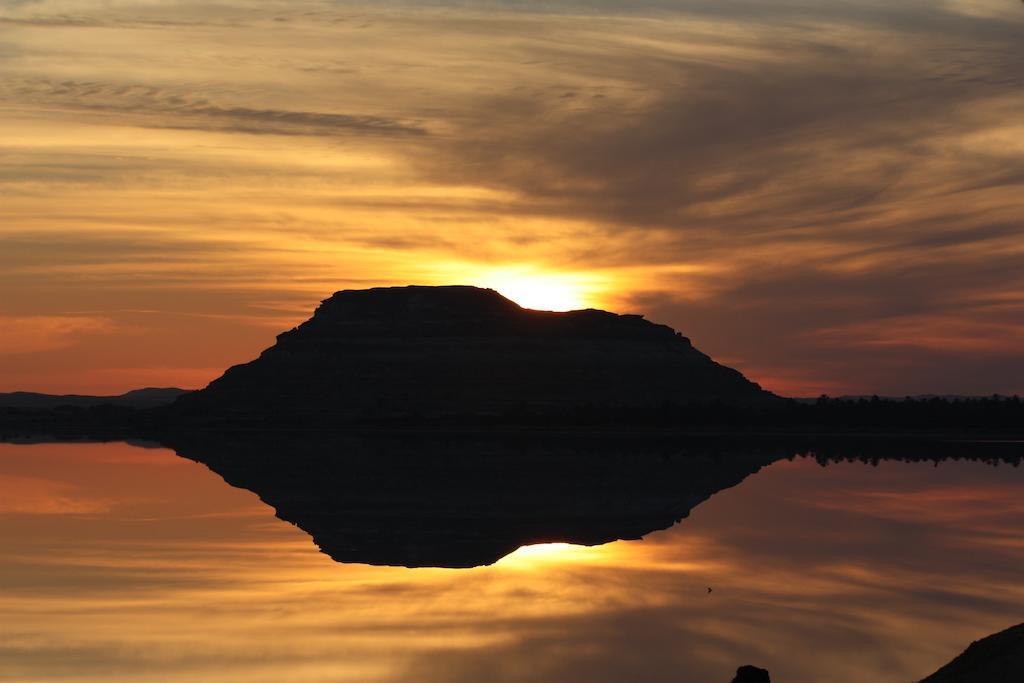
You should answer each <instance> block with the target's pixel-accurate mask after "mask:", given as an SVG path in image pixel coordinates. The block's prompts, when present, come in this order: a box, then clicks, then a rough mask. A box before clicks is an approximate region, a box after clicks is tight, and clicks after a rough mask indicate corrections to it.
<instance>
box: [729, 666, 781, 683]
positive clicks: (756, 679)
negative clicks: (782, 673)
mask: <svg viewBox="0 0 1024 683" xmlns="http://www.w3.org/2000/svg"><path fill="white" fill-rule="evenodd" d="M732 683H772V679H771V678H770V677H769V676H768V670H767V669H759V668H757V667H756V666H751V665H749V664H747V665H745V666H741V667H740V668H738V669H736V678H734V679H732Z"/></svg>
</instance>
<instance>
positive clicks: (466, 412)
mask: <svg viewBox="0 0 1024 683" xmlns="http://www.w3.org/2000/svg"><path fill="white" fill-rule="evenodd" d="M773 400H775V397H774V396H773V395H772V394H770V393H768V392H766V391H764V390H762V389H761V388H760V387H759V386H758V385H756V384H754V383H752V382H750V381H748V380H747V379H746V378H745V377H743V376H742V375H741V374H740V373H739V372H737V371H735V370H732V369H730V368H727V367H724V366H722V365H719V364H717V363H715V362H713V361H712V360H711V359H710V358H708V357H707V356H706V355H704V354H703V353H701V352H699V351H697V350H696V349H695V348H693V346H691V345H690V342H689V340H688V339H687V338H685V337H682V336H681V335H679V334H678V333H676V332H675V331H674V330H672V329H671V328H669V327H666V326H664V325H656V324H654V323H650V322H648V321H646V320H644V319H643V318H642V316H639V315H616V314H614V313H608V312H605V311H598V310H594V309H587V310H581V311H570V312H567V313H554V312H548V311H533V310H528V309H524V308H521V307H520V306H518V305H517V304H515V303H513V302H512V301H509V300H508V299H506V298H504V297H503V296H501V295H500V294H498V293H497V292H495V291H493V290H490V289H478V288H476V287H462V286H450V287H418V286H414V287H390V288H376V289H368V290H346V291H342V292H338V293H336V294H335V295H334V296H332V297H331V298H329V299H327V300H326V301H324V302H323V304H321V306H320V307H319V308H318V309H317V311H316V314H315V315H314V316H313V318H311V319H310V320H308V321H307V322H305V323H303V324H302V325H300V326H299V327H297V328H295V329H293V330H291V331H289V332H285V333H284V334H281V335H279V336H278V338H277V343H276V344H275V345H274V346H273V347H271V348H269V349H267V350H266V351H264V352H263V353H262V354H261V355H260V357H259V358H258V359H256V360H254V361H252V362H250V363H246V364H244V365H238V366H235V367H233V368H231V369H229V370H228V371H227V372H226V373H224V375H223V376H222V377H221V378H219V379H217V380H215V381H214V382H212V383H211V384H210V385H209V386H208V387H207V388H206V389H204V390H202V391H199V392H196V393H194V394H190V395H188V396H185V397H183V398H182V399H180V400H179V401H178V402H177V404H176V406H175V410H176V411H178V412H180V414H181V415H182V416H185V417H190V418H192V419H198V420H202V421H218V420H229V421H236V420H242V421H246V422H255V423H260V424H263V423H265V422H266V421H267V420H271V421H273V422H275V423H296V424H315V425H318V426H324V425H330V424H334V423H338V422H345V421H349V420H359V419H367V418H370V419H375V418H384V419H403V418H417V417H423V418H438V417H459V416H463V417H465V416H504V415H518V414H533V415H538V414H539V415H544V414H553V415H568V414H573V413H574V412H577V411H586V410H588V409H595V408H596V409H608V408H619V407H621V408H632V409H636V408H645V407H651V408H656V407H659V408H660V407H663V406H665V405H667V404H681V403H686V402H691V401H724V402H732V403H743V404H751V403H762V402H770V401H773Z"/></svg>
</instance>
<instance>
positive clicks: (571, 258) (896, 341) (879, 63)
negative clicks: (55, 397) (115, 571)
mask: <svg viewBox="0 0 1024 683" xmlns="http://www.w3.org/2000/svg"><path fill="white" fill-rule="evenodd" d="M1022 30H1024V6H1021V5H1020V3H1013V2H1003V1H1001V0H944V1H942V2H924V1H923V0H908V1H907V2H901V3H895V4H894V3H890V2H881V1H880V0H877V1H876V0H825V1H820V0H816V1H814V2H811V1H810V0H784V1H782V2H778V3H770V5H765V4H764V3H750V2H746V1H745V0H741V1H738V2H727V3H725V2H720V1H719V0H714V1H711V0H685V1H684V0H658V1H656V2H655V1H653V0H651V1H648V0H640V1H639V2H635V1H631V2H625V0H621V1H620V0H584V1H582V2H561V1H556V2H551V3H544V4H543V8H540V6H539V5H536V4H533V3H520V2H514V1H512V0H508V1H500V0H499V1H493V2H483V1H475V0H473V1H470V2H457V3H456V2H451V3H449V2H447V1H446V0H438V1H437V2H431V3H411V2H410V3H401V2H383V3H381V2H378V3H372V4H371V3H365V4H361V3H353V2H333V1H332V2H328V1H327V0H298V1H295V2H275V1H271V2H261V3H249V2H241V1H240V0H223V1H219V2H212V3H210V2H203V3H198V2H195V3H193V2H179V1H173V0H145V1H143V0H117V1H107V0H102V1H101V0H31V1H26V2H6V3H0V329H2V330H3V333H2V334H0V391H10V390H18V389H24V390H41V391H60V392H115V391H123V390H126V389H130V388H133V387H138V386H142V385H181V386H199V385H202V384H204V383H205V382H207V381H209V380H210V379H212V378H214V377H216V376H217V375H218V374H219V373H220V371H222V370H223V368H225V367H227V366H229V365H231V364H234V363H238V362H242V361H245V360H248V359H250V358H252V357H254V356H255V355H256V354H257V353H258V352H259V351H260V350H261V349H262V348H265V347H266V346H268V345H269V344H270V343H272V341H273V336H274V334H276V333H277V332H279V331H281V330H282V329H287V328H289V327H291V326H292V325H294V324H296V323H298V322H300V321H301V320H303V319H304V318H306V317H307V316H308V315H309V313H310V311H311V310H312V308H313V307H314V306H315V305H316V303H317V302H318V301H319V300H321V299H323V298H325V297H326V296H328V295H329V294H330V293H331V292H333V291H335V290H337V289H343V288H352V287H368V286H377V285H389V284H407V283H416V284H479V285H482V286H488V287H494V288H496V289H498V290H499V291H502V292H504V293H505V294H506V295H508V296H509V297H511V298H513V299H514V300H516V301H518V302H519V303H521V304H523V305H525V306H528V307H536V308H547V309H551V310H565V309H571V308H581V307H602V308H611V309H615V310H619V311H623V312H642V313H645V314H646V315H647V317H648V318H649V319H652V320H655V321H657V322H663V323H666V324H669V325H672V326H673V327H676V328H677V329H679V330H680V331H682V332H683V333H684V334H686V335H688V336H690V337H691V338H692V339H693V340H694V342H695V344H696V345H697V346H698V347H699V348H701V349H702V350H703V351H705V352H707V353H709V354H711V355H712V356H714V357H715V358H716V359H718V360H720V361H722V362H725V363H727V364H730V365H733V366H735V367H737V368H739V369H741V370H742V371H744V372H745V373H746V374H748V375H749V376H750V377H751V378H752V379H754V380H756V381H760V382H761V383H762V384H764V385H765V386H767V387H768V388H770V389H773V390H775V391H779V392H783V393H790V394H817V393H820V392H829V393H844V392H849V393H861V392H880V393H895V394H904V393H918V392H939V393H954V392H960V393H991V392H1003V393H1011V392H1015V391H1024V385H1022V382H1024V379H1022V378H1024V351H1022V349H1024V343H1022V342H1024V322H1022V321H1024V265H1022V264H1024V226H1022V223H1024V124H1022V123H1021V118H1020V116H1019V112H1020V111H1022V110H1024V88H1022V87H1021V86H1022V85H1024V81H1022V78H1024V77H1022V75H1021V74H1024V50H1022V49H1021V42H1020V37H1021V35H1022Z"/></svg>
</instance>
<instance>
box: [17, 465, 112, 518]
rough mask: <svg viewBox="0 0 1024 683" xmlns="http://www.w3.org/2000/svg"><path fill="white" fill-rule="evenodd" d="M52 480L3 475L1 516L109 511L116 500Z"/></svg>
mask: <svg viewBox="0 0 1024 683" xmlns="http://www.w3.org/2000/svg"><path fill="white" fill-rule="evenodd" d="M76 488H77V487H75V486H74V485H72V484H70V483H68V482H64V481H55V480H52V479H41V478H37V477H19V476H12V475H9V474H7V475H4V476H2V477H0V515H74V514H98V513H101V512H109V511H110V509H111V507H112V506H113V501H111V500H105V499H101V498H95V497H93V496H91V495H89V494H87V493H84V492H81V491H77V490H76Z"/></svg>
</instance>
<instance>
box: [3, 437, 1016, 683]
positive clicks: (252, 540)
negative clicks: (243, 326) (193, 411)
mask: <svg viewBox="0 0 1024 683" xmlns="http://www.w3.org/2000/svg"><path fill="white" fill-rule="evenodd" d="M1022 515H1024V471H1022V470H1021V469H1017V468H1014V467H1012V466H1008V465H1005V464H1004V465H1000V466H991V465H987V464H984V463H980V462H966V461H946V462H943V463H941V464H939V465H938V466H935V465H934V464H933V463H904V462H897V461H882V462H881V463H879V465H878V466H877V467H872V466H870V465H867V464H864V463H860V462H856V463H840V464H833V465H829V466H827V467H822V466H821V465H819V464H818V463H817V462H815V461H814V460H810V459H795V460H781V461H778V462H775V463H773V464H770V465H768V466H767V467H765V468H764V469H762V470H761V471H759V472H756V473H755V474H752V475H750V476H749V477H747V478H746V479H745V480H743V481H742V483H740V484H739V485H737V486H735V487H732V488H727V489H725V490H722V491H720V492H718V493H717V494H715V495H713V496H712V497H711V498H710V499H709V500H707V501H706V502H704V503H703V504H700V505H698V506H697V507H695V508H694V509H693V511H692V513H691V514H690V516H689V517H688V518H687V519H684V520H683V521H682V522H680V523H678V524H676V525H675V526H673V527H672V528H671V529H668V530H665V531H659V532H654V533H652V534H649V535H648V536H647V537H646V538H644V540H641V541H619V542H614V543H609V544H606V545H602V546H597V547H592V548H585V547H580V546H568V545H561V544H549V545H539V546H531V547H527V548H523V549H520V550H519V551H516V552H515V553H513V554H512V555H510V556H507V557H505V558H504V559H502V560H500V561H499V562H497V563H496V564H494V565H492V566H487V567H479V568H475V569H435V568H420V569H405V568H396V567H373V566H368V565H361V564H340V563H337V562H334V561H332V560H331V559H330V558H329V557H327V556H326V555H324V554H322V553H320V552H318V550H317V548H316V547H315V546H314V544H313V543H312V541H311V540H310V538H309V536H308V535H307V534H306V533H304V532H303V531H302V530H300V529H298V528H296V527H294V526H292V525H290V524H288V523H285V522H282V521H281V520H279V519H277V518H276V517H275V516H274V511H273V510H272V509H271V508H269V507H267V506H266V505H264V504H263V503H261V502H260V500H259V499H258V498H257V496H256V495H255V494H253V493H251V492H249V491H245V490H241V489H236V488H232V487H231V486H229V485H228V484H226V483H225V482H224V481H223V480H222V479H221V478H220V477H219V476H218V475H216V474H214V473H213V472H211V471H210V470H209V469H207V468H206V467H205V466H203V465H201V464H198V463H196V462H193V461H190V460H186V459H183V458H179V457H177V456H176V455H175V453H174V452H173V451H170V450H166V449H160V448H140V447H135V446H132V445H128V444H123V443H120V444H71V445H68V444H33V445H7V444H3V445H0V544H2V547H3V553H2V555H0V587H2V592H0V680H3V681H18V682H26V683H27V682H40V683H41V682H46V683H52V682H53V681H103V682H105V683H110V682H125V683H128V682H131V683H139V682H145V681H161V682H164V681H171V682H177V681H182V682H185V681H187V682H189V683H204V682H211V683H212V682H217V683H225V682H234V681H246V682H253V683H255V682H261V681H266V682H268V683H287V682H296V683H297V682H302V683H306V682H317V683H325V682H331V683H340V682H343V681H360V682H367V681H371V682H372V681H396V682H398V681H401V682H407V681H417V682H418V683H454V682H464V683H469V682H478V681H483V680H486V681H492V682H499V681H500V682H505V681H509V682H512V681H515V682H518V681H542V682H550V683H566V682H574V681H580V682H588V683H590V682H601V681H609V682H612V681H615V682H617V683H618V682H622V681H641V682H645V683H646V682H661V681H665V682H668V681H672V682H673V683H678V682H680V681H695V682H704V681H708V682H710V683H714V682H717V681H722V682H725V681H728V680H731V675H732V673H733V672H734V671H735V668H736V667H737V666H738V665H740V664H744V663H754V664H757V665H760V666H765V667H767V668H769V669H770V671H771V672H772V680H773V681H778V682H779V683H807V682H810V681H822V680H828V681H833V682H835V683H842V682H844V681H883V682H884V681H909V680H914V679H917V678H921V677H923V676H924V675H926V674H929V673H931V672H932V671H933V670H934V669H936V668H938V667H939V666H940V665H941V664H943V663H945V662H946V661H948V660H949V659H951V658H952V657H953V656H954V655H955V654H957V653H958V652H960V651H961V650H962V649H963V648H964V647H965V646H966V645H967V644H968V643H969V642H970V641H971V640H973V639H976V638H978V637H980V636H983V635H987V634H989V633H992V632H995V631H998V630H1001V629H1003V628H1006V627H1007V626H1010V625H1011V624H1015V623H1018V622H1020V621H1022V620H1024V583H1022V582H1021V576H1022V567H1024V534H1022V533H1021V531H1020V528H1019V522H1020V520H1021V519H1022ZM708 587H711V588H712V589H713V590H712V592H710V593H709V592H708V590H707V589H708Z"/></svg>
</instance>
